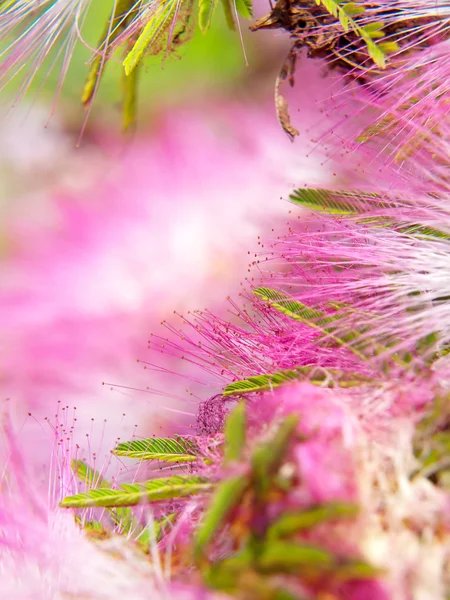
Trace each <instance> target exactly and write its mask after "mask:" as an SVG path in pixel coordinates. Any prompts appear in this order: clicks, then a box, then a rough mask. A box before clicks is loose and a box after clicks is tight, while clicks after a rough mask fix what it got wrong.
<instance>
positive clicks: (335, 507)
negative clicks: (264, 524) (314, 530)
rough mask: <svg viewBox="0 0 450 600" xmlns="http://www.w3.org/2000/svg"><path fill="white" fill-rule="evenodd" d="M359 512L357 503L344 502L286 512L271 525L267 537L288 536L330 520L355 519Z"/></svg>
mask: <svg viewBox="0 0 450 600" xmlns="http://www.w3.org/2000/svg"><path fill="white" fill-rule="evenodd" d="M358 513H359V507H358V506H357V505H356V504H349V503H344V502H330V503H328V504H321V505H319V506H315V507H314V508H310V509H308V510H304V511H301V512H291V513H288V512H286V513H284V514H283V515H282V516H281V517H280V518H279V519H278V520H277V521H275V522H274V523H273V524H272V525H271V526H270V527H269V529H268V530H267V538H268V539H275V538H283V537H288V536H291V535H293V534H295V533H297V532H299V531H302V530H303V529H309V528H310V527H314V526H315V525H319V524H320V523H326V522H328V521H337V520H340V519H354V518H355V517H356V516H357V515H358Z"/></svg>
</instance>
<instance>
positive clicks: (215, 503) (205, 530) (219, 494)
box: [194, 475, 250, 560]
mask: <svg viewBox="0 0 450 600" xmlns="http://www.w3.org/2000/svg"><path fill="white" fill-rule="evenodd" d="M249 484H250V480H249V477H248V476H246V475H237V476H235V477H230V478H228V479H225V481H222V482H221V483H219V484H218V485H217V487H216V490H215V492H214V495H213V497H212V499H211V502H210V505H209V507H208V509H207V511H206V513H205V516H204V517H203V520H202V522H201V523H200V525H199V526H198V528H197V531H196V533H195V537H194V552H195V555H196V558H197V560H198V559H200V558H201V556H202V554H203V551H204V549H205V547H206V546H207V544H208V543H209V542H210V541H211V540H212V538H213V537H214V536H215V535H216V534H217V532H218V530H219V529H220V528H221V526H222V525H223V524H224V522H225V520H226V518H227V516H228V515H229V514H230V513H231V512H232V511H233V510H234V509H235V508H236V506H237V505H238V504H239V503H240V502H241V499H242V496H243V495H244V493H245V491H246V490H247V489H248V487H249Z"/></svg>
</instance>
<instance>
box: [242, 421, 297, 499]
mask: <svg viewBox="0 0 450 600" xmlns="http://www.w3.org/2000/svg"><path fill="white" fill-rule="evenodd" d="M297 424H298V416H297V415H289V416H287V417H286V418H284V419H283V421H281V423H280V424H279V425H278V426H277V428H276V429H275V431H274V432H272V434H271V435H270V437H269V439H268V440H264V441H263V442H261V443H260V444H259V445H258V447H257V448H256V449H255V450H254V452H253V456H252V474H253V479H254V483H255V487H256V489H257V492H258V493H259V495H260V496H261V497H262V496H264V494H266V493H267V491H268V490H269V488H270V486H271V484H272V479H273V477H274V476H275V475H276V474H277V472H278V470H279V468H280V466H281V463H282V462H283V459H284V457H285V455H286V452H287V450H288V448H289V445H290V443H291V440H292V439H293V437H294V436H295V434H296V427H297Z"/></svg>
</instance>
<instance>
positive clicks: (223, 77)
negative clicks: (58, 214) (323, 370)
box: [3, 0, 252, 111]
mask: <svg viewBox="0 0 450 600" xmlns="http://www.w3.org/2000/svg"><path fill="white" fill-rule="evenodd" d="M111 6H112V1H107V2H105V1H104V0H95V1H94V2H92V4H91V6H90V8H89V10H88V13H87V17H86V19H85V22H84V26H83V29H82V36H83V42H84V43H83V42H81V41H79V42H78V43H77V44H76V47H75V50H74V52H73V55H72V58H71V62H70V67H69V70H68V73H67V76H66V78H65V82H64V85H63V87H62V91H61V95H60V102H64V103H65V104H66V108H67V103H68V104H69V105H70V104H73V105H75V104H78V103H80V96H81V90H82V87H83V84H84V81H85V79H86V77H87V75H88V71H89V60H90V58H91V57H92V55H93V49H95V48H96V46H97V44H98V42H99V39H100V36H101V33H102V31H103V29H104V26H105V22H106V21H107V19H108V18H109V16H110V14H111ZM241 27H242V29H243V30H246V29H247V24H246V23H245V22H241ZM250 45H251V44H249V43H248V42H246V51H247V53H248V54H250V55H251V54H252V50H251V48H249V46H250ZM54 56H55V52H53V55H51V56H49V57H48V58H47V59H46V61H45V63H44V64H43V66H42V67H41V69H40V71H39V72H38V73H37V74H36V76H35V77H34V79H33V82H32V84H31V86H30V89H29V90H28V92H27V96H28V98H29V99H30V98H35V95H36V94H38V98H39V101H40V102H42V101H44V102H46V103H50V102H51V101H52V100H53V98H54V97H55V95H56V90H57V88H58V82H59V77H60V63H57V64H55V65H54V66H53V67H52V69H51V70H50V71H49V67H50V65H51V64H52V62H53V60H54ZM121 59H123V55H121V53H117V54H116V56H115V57H114V58H113V59H112V60H110V61H109V64H108V65H107V67H106V69H105V72H104V74H103V76H102V82H101V85H100V87H99V89H98V92H97V98H96V101H95V103H94V111H95V110H96V106H98V105H101V107H102V110H103V109H105V108H106V107H107V106H109V107H114V106H116V107H117V104H118V103H119V102H120V101H121V87H120V86H121V75H122V70H123V67H122V64H121V62H122V60H121ZM243 69H245V57H244V51H243V48H242V45H241V41H240V37H239V33H238V32H237V31H231V30H230V29H229V28H228V26H227V24H226V23H225V18H224V15H223V13H222V11H221V10H218V11H217V12H216V15H215V18H214V20H213V23H212V26H211V28H210V29H209V31H208V32H207V33H206V34H202V33H201V32H200V31H199V30H198V28H197V30H196V31H195V33H194V36H193V38H192V39H191V40H190V41H188V43H186V44H185V45H184V46H182V47H181V48H180V50H179V52H178V53H177V55H170V56H168V57H167V58H165V59H161V58H160V57H148V58H147V59H146V60H145V61H144V64H143V66H142V69H141V77H140V84H139V102H140V106H141V108H142V106H143V105H145V107H147V108H151V107H152V106H155V105H158V104H161V103H164V104H166V103H172V102H174V101H175V100H176V101H178V102H179V101H183V99H186V97H192V96H196V95H197V96H198V95H200V96H202V95H210V94H213V93H214V94H218V93H220V92H221V91H222V90H224V89H226V88H227V87H228V86H230V85H232V84H233V82H234V81H236V79H237V78H238V77H239V75H240V73H241V72H242V71H243ZM20 85H21V74H20V73H19V74H18V75H17V76H16V77H15V78H14V79H13V80H12V81H11V82H10V83H9V84H8V85H7V86H6V88H5V90H4V96H3V99H4V100H5V98H6V99H7V102H10V101H13V99H14V97H15V96H17V95H18V90H19V89H20ZM80 110H81V107H80Z"/></svg>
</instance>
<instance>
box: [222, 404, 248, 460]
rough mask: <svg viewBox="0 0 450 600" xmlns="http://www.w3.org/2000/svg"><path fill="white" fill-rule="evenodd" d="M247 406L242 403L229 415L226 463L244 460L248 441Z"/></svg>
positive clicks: (226, 433)
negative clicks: (246, 440)
mask: <svg viewBox="0 0 450 600" xmlns="http://www.w3.org/2000/svg"><path fill="white" fill-rule="evenodd" d="M246 427H247V417H246V406H245V402H240V403H239V404H238V405H237V406H236V407H235V408H234V409H233V410H232V411H231V412H230V414H229V415H228V417H227V420H226V421H225V429H224V436H225V450H224V461H225V462H233V461H238V460H240V459H241V458H242V453H243V451H244V447H245V439H246V435H245V434H246Z"/></svg>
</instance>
